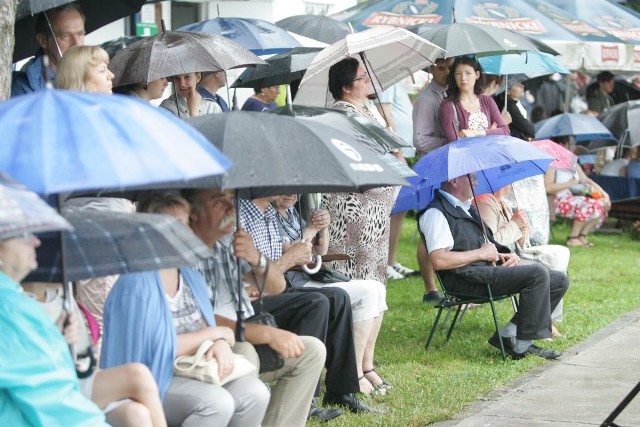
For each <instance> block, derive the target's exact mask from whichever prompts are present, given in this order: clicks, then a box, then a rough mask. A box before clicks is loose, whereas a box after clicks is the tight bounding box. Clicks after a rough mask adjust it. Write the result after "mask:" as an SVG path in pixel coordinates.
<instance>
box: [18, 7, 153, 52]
mask: <svg viewBox="0 0 640 427" xmlns="http://www.w3.org/2000/svg"><path fill="white" fill-rule="evenodd" d="M144 2H145V0H109V1H104V0H79V1H77V3H79V4H80V7H81V8H82V11H83V13H84V15H85V17H86V20H85V24H84V28H85V30H86V32H87V33H90V32H91V31H94V30H97V29H98V28H100V27H103V26H105V25H107V24H109V23H111V22H113V21H116V20H118V19H120V18H124V17H125V16H130V15H133V14H134V13H138V12H140V8H141V7H142V5H143V4H144ZM67 3H72V0H19V1H18V6H17V10H16V23H15V33H14V34H15V40H16V44H15V46H14V48H13V62H17V61H19V60H21V59H24V58H28V57H29V56H32V55H33V54H34V53H35V52H36V50H38V47H39V46H38V43H37V41H36V35H35V26H36V17H35V15H36V14H37V13H39V12H43V11H46V10H49V9H53V8H55V7H58V6H62V5H64V4H67Z"/></svg>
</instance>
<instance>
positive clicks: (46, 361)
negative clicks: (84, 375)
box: [0, 233, 107, 427]
mask: <svg viewBox="0 0 640 427" xmlns="http://www.w3.org/2000/svg"><path fill="white" fill-rule="evenodd" d="M39 245H40V240H38V238H36V237H35V236H33V235H32V234H30V233H22V234H14V235H6V234H5V235H2V236H0V329H1V330H2V339H0V384H2V386H1V387H0V425H3V426H22V425H43V426H45V425H63V424H67V425H74V426H87V427H88V426H106V425H107V424H106V423H105V416H104V414H103V413H102V412H101V411H100V409H99V408H98V407H97V406H96V405H95V404H94V403H93V402H91V401H90V400H89V399H87V398H86V397H85V396H83V395H82V393H81V392H80V388H79V386H78V378H77V376H76V371H75V367H74V364H73V361H72V359H71V354H70V352H69V347H68V346H67V343H66V342H65V340H64V338H63V336H62V335H61V334H60V332H59V330H58V328H57V327H56V325H55V324H54V323H53V322H52V321H51V319H50V318H49V315H48V314H47V313H46V311H45V310H44V308H42V306H41V305H40V304H38V303H37V302H36V301H33V300H32V299H31V298H29V297H27V296H25V295H23V294H22V290H21V288H20V285H19V284H18V282H20V281H21V280H22V279H24V278H25V277H26V275H27V274H29V272H30V271H32V270H34V269H35V268H36V267H37V266H38V263H37V261H36V251H35V248H37V247H38V246H39Z"/></svg>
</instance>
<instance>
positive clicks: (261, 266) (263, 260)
mask: <svg viewBox="0 0 640 427" xmlns="http://www.w3.org/2000/svg"><path fill="white" fill-rule="evenodd" d="M254 268H259V269H260V270H264V269H265V268H267V257H266V256H264V254H263V253H260V260H259V261H258V265H256V266H255V267H254Z"/></svg>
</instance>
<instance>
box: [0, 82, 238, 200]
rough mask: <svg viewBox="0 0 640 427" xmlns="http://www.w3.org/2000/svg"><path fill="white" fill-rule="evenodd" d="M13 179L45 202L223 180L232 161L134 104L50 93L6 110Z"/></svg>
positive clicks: (4, 155) (6, 157)
mask: <svg viewBox="0 0 640 427" xmlns="http://www.w3.org/2000/svg"><path fill="white" fill-rule="evenodd" d="M0 129H2V147H3V148H2V150H1V151H0V172H5V173H8V174H9V175H11V176H12V177H13V178H15V179H16V180H17V181H19V182H21V183H23V184H24V185H26V186H27V187H28V188H29V189H31V190H32V191H35V192H36V193H39V194H57V193H62V192H67V191H80V190H91V189H104V188H112V189H118V188H127V187H134V186H145V185H152V184H163V183H168V182H179V183H185V182H186V181H189V180H193V179H198V178H205V177H212V182H215V179H214V178H213V176H215V175H221V174H223V173H224V172H225V171H226V170H228V169H229V167H230V166H231V161H230V160H229V159H227V158H226V157H225V156H224V155H222V153H220V151H218V150H217V149H216V148H215V147H214V146H213V145H212V144H211V143H210V142H209V141H208V140H207V139H206V138H205V137H204V136H202V135H201V134H200V133H199V132H198V131H196V130H195V129H193V128H192V127H191V126H189V125H188V124H186V123H185V122H184V121H182V120H180V119H178V118H176V117H175V116H173V115H172V114H170V113H168V112H164V111H162V109H157V108H154V107H152V106H151V105H149V104H148V103H145V102H142V101H139V100H137V99H135V98H132V97H127V96H121V95H101V94H91V93H79V92H71V91H62V90H53V89H49V90H45V91H40V92H36V93H33V94H30V95H24V96H20V97H16V98H12V99H11V100H9V101H5V102H2V103H0Z"/></svg>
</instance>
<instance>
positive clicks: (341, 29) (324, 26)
mask: <svg viewBox="0 0 640 427" xmlns="http://www.w3.org/2000/svg"><path fill="white" fill-rule="evenodd" d="M276 25H277V26H278V27H280V28H283V29H285V30H287V31H291V32H292V33H296V34H300V35H301V36H305V37H309V38H311V39H314V40H320V41H321V42H324V43H328V44H332V43H335V42H337V41H340V40H342V39H343V38H344V37H345V36H346V35H347V34H349V33H351V30H350V29H349V25H348V24H346V23H344V22H342V21H338V20H336V19H333V18H331V17H328V16H324V15H295V16H289V17H288V18H284V19H281V20H280V21H278V22H276Z"/></svg>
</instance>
